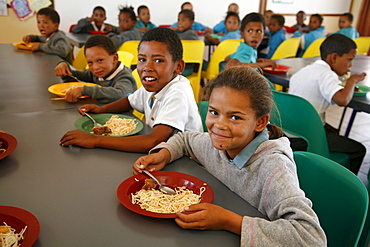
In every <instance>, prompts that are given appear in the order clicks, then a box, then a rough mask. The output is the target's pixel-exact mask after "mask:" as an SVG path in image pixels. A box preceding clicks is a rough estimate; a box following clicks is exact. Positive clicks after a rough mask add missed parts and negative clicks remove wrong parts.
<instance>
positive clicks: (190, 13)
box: [179, 9, 195, 21]
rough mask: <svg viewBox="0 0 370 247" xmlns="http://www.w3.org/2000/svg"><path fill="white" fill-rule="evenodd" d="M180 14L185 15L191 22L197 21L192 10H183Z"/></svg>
mask: <svg viewBox="0 0 370 247" xmlns="http://www.w3.org/2000/svg"><path fill="white" fill-rule="evenodd" d="M180 14H183V15H185V16H186V17H187V18H189V20H191V21H194V19H195V14H194V12H193V11H192V10H190V9H184V10H181V11H180V13H179V15H180Z"/></svg>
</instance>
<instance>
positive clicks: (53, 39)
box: [29, 30, 73, 63]
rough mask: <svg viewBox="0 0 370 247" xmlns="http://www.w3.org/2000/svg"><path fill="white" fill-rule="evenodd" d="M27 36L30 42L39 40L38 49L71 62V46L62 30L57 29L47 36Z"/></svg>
mask: <svg viewBox="0 0 370 247" xmlns="http://www.w3.org/2000/svg"><path fill="white" fill-rule="evenodd" d="M29 36H30V38H31V42H41V43H40V45H39V50H41V51H44V52H46V53H49V54H54V55H58V56H59V57H61V58H63V59H64V60H66V61H67V62H68V63H72V50H73V48H72V46H71V44H70V43H69V41H68V39H67V36H66V34H65V33H64V32H63V31H60V30H58V31H56V32H54V33H52V34H51V35H50V36H49V37H45V36H41V35H29Z"/></svg>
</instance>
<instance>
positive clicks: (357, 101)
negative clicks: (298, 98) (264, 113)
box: [264, 55, 370, 136]
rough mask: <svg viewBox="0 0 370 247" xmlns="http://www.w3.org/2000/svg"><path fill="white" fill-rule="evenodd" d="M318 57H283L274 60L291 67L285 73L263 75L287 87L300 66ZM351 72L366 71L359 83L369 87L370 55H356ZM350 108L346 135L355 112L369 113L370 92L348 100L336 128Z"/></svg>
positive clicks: (266, 73)
mask: <svg viewBox="0 0 370 247" xmlns="http://www.w3.org/2000/svg"><path fill="white" fill-rule="evenodd" d="M318 59H320V57H309V58H285V59H278V60H276V63H277V64H281V65H286V66H289V67H291V69H290V70H289V71H288V72H287V73H269V72H265V73H264V74H265V76H266V77H267V78H268V79H269V80H270V81H271V82H272V83H274V84H278V85H281V86H283V87H284V88H289V81H290V78H291V77H292V76H293V75H294V74H295V73H296V72H297V71H298V70H300V69H301V68H303V67H305V66H307V65H309V64H311V63H313V62H314V61H316V60H318ZM350 70H351V74H360V73H362V72H365V73H366V77H365V79H364V80H363V81H361V82H360V83H359V84H361V85H365V86H368V87H370V56H362V55H357V56H356V57H355V59H354V60H353V62H352V67H351V69H350ZM348 107H349V108H352V109H353V111H352V113H351V116H350V118H349V121H348V125H347V128H346V130H345V133H344V135H345V136H348V135H349V133H350V131H351V128H352V125H353V122H354V120H355V117H356V114H357V113H358V112H361V111H362V112H366V113H370V93H367V94H366V95H365V96H355V97H353V98H352V100H351V101H350V102H349V104H348V105H347V106H346V107H345V108H344V111H343V114H342V117H341V120H340V125H339V127H338V129H340V128H341V125H342V122H343V119H344V116H345V113H346V110H347V108H348Z"/></svg>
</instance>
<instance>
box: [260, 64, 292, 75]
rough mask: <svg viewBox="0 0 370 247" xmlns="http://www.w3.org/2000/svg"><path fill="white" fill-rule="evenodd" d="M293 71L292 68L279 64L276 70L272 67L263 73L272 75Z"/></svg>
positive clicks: (265, 69) (264, 69)
mask: <svg viewBox="0 0 370 247" xmlns="http://www.w3.org/2000/svg"><path fill="white" fill-rule="evenodd" d="M291 69H292V67H290V66H286V65H282V64H278V65H277V67H276V68H275V69H273V68H272V67H271V66H269V67H265V68H262V70H263V71H265V72H267V73H271V74H285V73H287V72H288V71H289V70H291Z"/></svg>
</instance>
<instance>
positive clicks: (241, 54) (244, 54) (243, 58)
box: [230, 41, 257, 63]
mask: <svg viewBox="0 0 370 247" xmlns="http://www.w3.org/2000/svg"><path fill="white" fill-rule="evenodd" d="M230 59H236V60H238V61H239V62H241V63H256V62H257V50H256V49H254V48H253V47H252V46H250V45H248V44H246V43H244V41H240V45H239V47H238V49H237V50H236V52H234V53H233V54H231V55H230Z"/></svg>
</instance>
